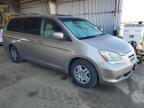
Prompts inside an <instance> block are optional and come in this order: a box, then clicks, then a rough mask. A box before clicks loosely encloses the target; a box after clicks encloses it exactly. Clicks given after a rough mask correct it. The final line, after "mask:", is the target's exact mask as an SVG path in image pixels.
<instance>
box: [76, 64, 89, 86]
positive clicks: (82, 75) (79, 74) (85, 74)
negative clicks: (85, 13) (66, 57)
mask: <svg viewBox="0 0 144 108" xmlns="http://www.w3.org/2000/svg"><path fill="white" fill-rule="evenodd" d="M74 77H75V78H76V80H77V81H79V82H80V83H81V84H87V83H89V81H90V71H89V70H88V68H87V67H86V66H83V65H78V66H76V67H75V69H74Z"/></svg>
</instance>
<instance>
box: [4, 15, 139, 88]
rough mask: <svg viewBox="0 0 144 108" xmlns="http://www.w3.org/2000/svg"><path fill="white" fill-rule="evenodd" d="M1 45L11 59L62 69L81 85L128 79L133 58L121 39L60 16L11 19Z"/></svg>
mask: <svg viewBox="0 0 144 108" xmlns="http://www.w3.org/2000/svg"><path fill="white" fill-rule="evenodd" d="M4 47H5V49H6V51H7V52H9V53H10V56H11V58H12V61H13V62H16V63H20V62H22V61H23V60H26V61H31V62H33V63H37V64H40V65H44V66H47V67H53V68H55V69H59V70H62V71H65V72H66V73H68V74H69V75H70V76H71V78H72V80H73V82H74V83H75V84H77V85H78V86H80V87H84V88H91V87H94V86H96V85H97V84H99V83H100V84H103V83H116V82H120V81H122V80H125V79H127V78H129V77H130V76H131V74H132V73H133V70H134V69H135V66H136V61H137V60H136V55H135V52H134V49H133V48H132V46H131V45H129V44H128V43H126V42H125V41H123V40H121V39H119V38H117V37H114V36H112V35H109V34H104V33H103V32H102V31H101V30H100V29H98V28H97V27H96V26H95V25H94V24H92V23H90V22H88V21H87V20H85V19H82V18H74V17H72V16H64V15H50V16H42V15H29V16H23V17H15V18H12V19H11V20H10V21H9V23H8V25H7V27H6V31H5V32H4Z"/></svg>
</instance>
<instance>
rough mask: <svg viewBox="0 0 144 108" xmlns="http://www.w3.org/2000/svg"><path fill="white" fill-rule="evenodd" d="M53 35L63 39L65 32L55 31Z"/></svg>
mask: <svg viewBox="0 0 144 108" xmlns="http://www.w3.org/2000/svg"><path fill="white" fill-rule="evenodd" d="M53 37H54V38H55V39H60V40H63V39H64V34H63V33H61V32H55V33H54V34H53Z"/></svg>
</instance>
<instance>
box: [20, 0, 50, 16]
mask: <svg viewBox="0 0 144 108" xmlns="http://www.w3.org/2000/svg"><path fill="white" fill-rule="evenodd" d="M20 3H21V4H20V14H29V13H38V14H49V13H50V8H49V4H48V2H47V1H46V0H45V1H44V0H43V1H42V0H35V1H34V0H33V1H32V0H21V1H20Z"/></svg>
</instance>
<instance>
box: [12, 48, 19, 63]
mask: <svg viewBox="0 0 144 108" xmlns="http://www.w3.org/2000/svg"><path fill="white" fill-rule="evenodd" d="M11 56H12V58H13V59H14V60H15V61H17V59H18V54H17V52H16V49H15V48H13V47H12V48H11Z"/></svg>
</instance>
